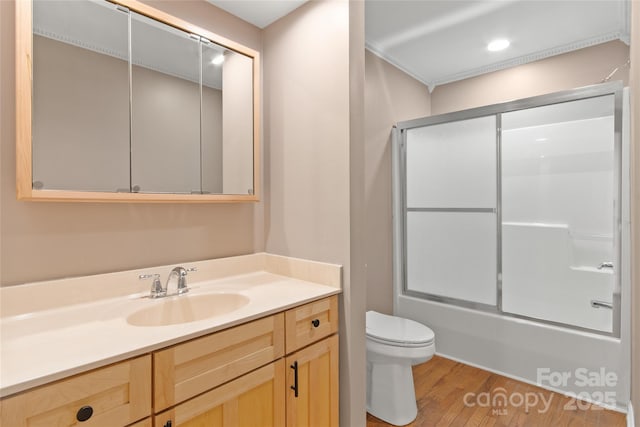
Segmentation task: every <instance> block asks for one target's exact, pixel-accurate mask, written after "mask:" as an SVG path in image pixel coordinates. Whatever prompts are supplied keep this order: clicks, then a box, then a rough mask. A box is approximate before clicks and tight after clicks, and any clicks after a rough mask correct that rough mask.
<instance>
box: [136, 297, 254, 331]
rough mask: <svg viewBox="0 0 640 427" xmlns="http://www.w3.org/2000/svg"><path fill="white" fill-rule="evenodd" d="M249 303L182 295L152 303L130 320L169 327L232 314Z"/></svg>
mask: <svg viewBox="0 0 640 427" xmlns="http://www.w3.org/2000/svg"><path fill="white" fill-rule="evenodd" d="M248 303H249V298H247V297H246V296H244V295H239V294H227V293H225V294H222V293H219V294H204V295H190V294H187V295H181V296H175V297H169V298H167V299H162V300H159V301H152V302H150V303H149V304H153V305H151V306H150V307H145V308H143V309H140V310H138V311H136V312H135V313H133V314H131V315H129V317H127V323H129V324H130V325H133V326H168V325H177V324H180V323H188V322H195V321H198V320H204V319H208V318H211V317H215V316H220V315H222V314H227V313H230V312H232V311H234V310H237V309H239V308H240V307H243V306H245V305H247V304H248Z"/></svg>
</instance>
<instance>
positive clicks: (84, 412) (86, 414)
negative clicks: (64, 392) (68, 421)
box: [76, 406, 93, 422]
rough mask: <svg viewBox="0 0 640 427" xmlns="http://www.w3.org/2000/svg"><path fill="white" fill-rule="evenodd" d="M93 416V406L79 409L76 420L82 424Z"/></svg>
mask: <svg viewBox="0 0 640 427" xmlns="http://www.w3.org/2000/svg"><path fill="white" fill-rule="evenodd" d="M92 415H93V408H92V407H91V406H83V407H82V408H80V409H78V413H77V414H76V419H77V420H78V421H80V422H83V421H87V420H88V419H89V418H91V416H92Z"/></svg>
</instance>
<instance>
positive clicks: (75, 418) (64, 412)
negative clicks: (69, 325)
mask: <svg viewBox="0 0 640 427" xmlns="http://www.w3.org/2000/svg"><path fill="white" fill-rule="evenodd" d="M0 413H1V414H2V416H1V417H0V425H2V426H7V427H9V426H10V427H39V426H41V427H53V426H56V427H63V426H75V425H78V423H79V422H80V421H83V422H82V425H87V426H94V427H97V426H104V427H118V426H126V425H129V424H131V423H133V422H134V421H137V420H140V419H142V418H144V417H146V416H148V415H150V414H151V357H150V356H148V355H147V356H142V357H138V358H136V359H132V360H128V361H125V362H121V363H116V364H115V365H111V366H107V367H106V368H101V369H96V370H95V371H91V372H88V373H86V374H80V375H77V376H75V377H71V378H68V379H64V380H60V381H57V382H55V383H52V384H50V385H45V386H42V387H39V388H36V389H33V390H31V391H27V392H25V393H22V394H18V395H16V396H14V397H9V398H7V399H4V400H2V402H1V406H0Z"/></svg>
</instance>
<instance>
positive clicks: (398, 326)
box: [366, 311, 435, 426]
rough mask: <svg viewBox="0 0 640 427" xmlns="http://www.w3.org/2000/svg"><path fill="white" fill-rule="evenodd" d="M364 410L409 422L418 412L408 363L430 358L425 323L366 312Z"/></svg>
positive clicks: (432, 348) (431, 345)
mask: <svg viewBox="0 0 640 427" xmlns="http://www.w3.org/2000/svg"><path fill="white" fill-rule="evenodd" d="M366 329H367V340H366V342H367V412H369V413H370V414H371V415H373V416H375V417H377V418H380V419H381V420H383V421H386V422H387V423H390V424H393V425H397V426H401V425H405V424H409V423H410V422H411V421H413V420H415V418H416V416H417V415H418V407H417V405H416V393H415V388H414V385H413V372H412V371H411V366H413V365H417V364H420V363H424V362H426V361H427V360H429V359H431V357H432V356H433V354H434V352H435V338H434V333H433V331H432V330H431V329H429V328H428V327H426V326H425V325H423V324H421V323H418V322H415V321H413V320H409V319H403V318H401V317H396V316H389V315H386V314H382V313H378V312H375V311H367V318H366Z"/></svg>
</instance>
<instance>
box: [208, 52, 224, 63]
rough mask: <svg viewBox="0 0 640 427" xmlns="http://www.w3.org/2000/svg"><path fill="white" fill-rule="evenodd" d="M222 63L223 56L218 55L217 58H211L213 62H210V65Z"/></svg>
mask: <svg viewBox="0 0 640 427" xmlns="http://www.w3.org/2000/svg"><path fill="white" fill-rule="evenodd" d="M223 62H224V55H223V54H220V55H218V56H216V57H215V58H213V60H211V63H212V64H213V65H220V64H222V63H223Z"/></svg>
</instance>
